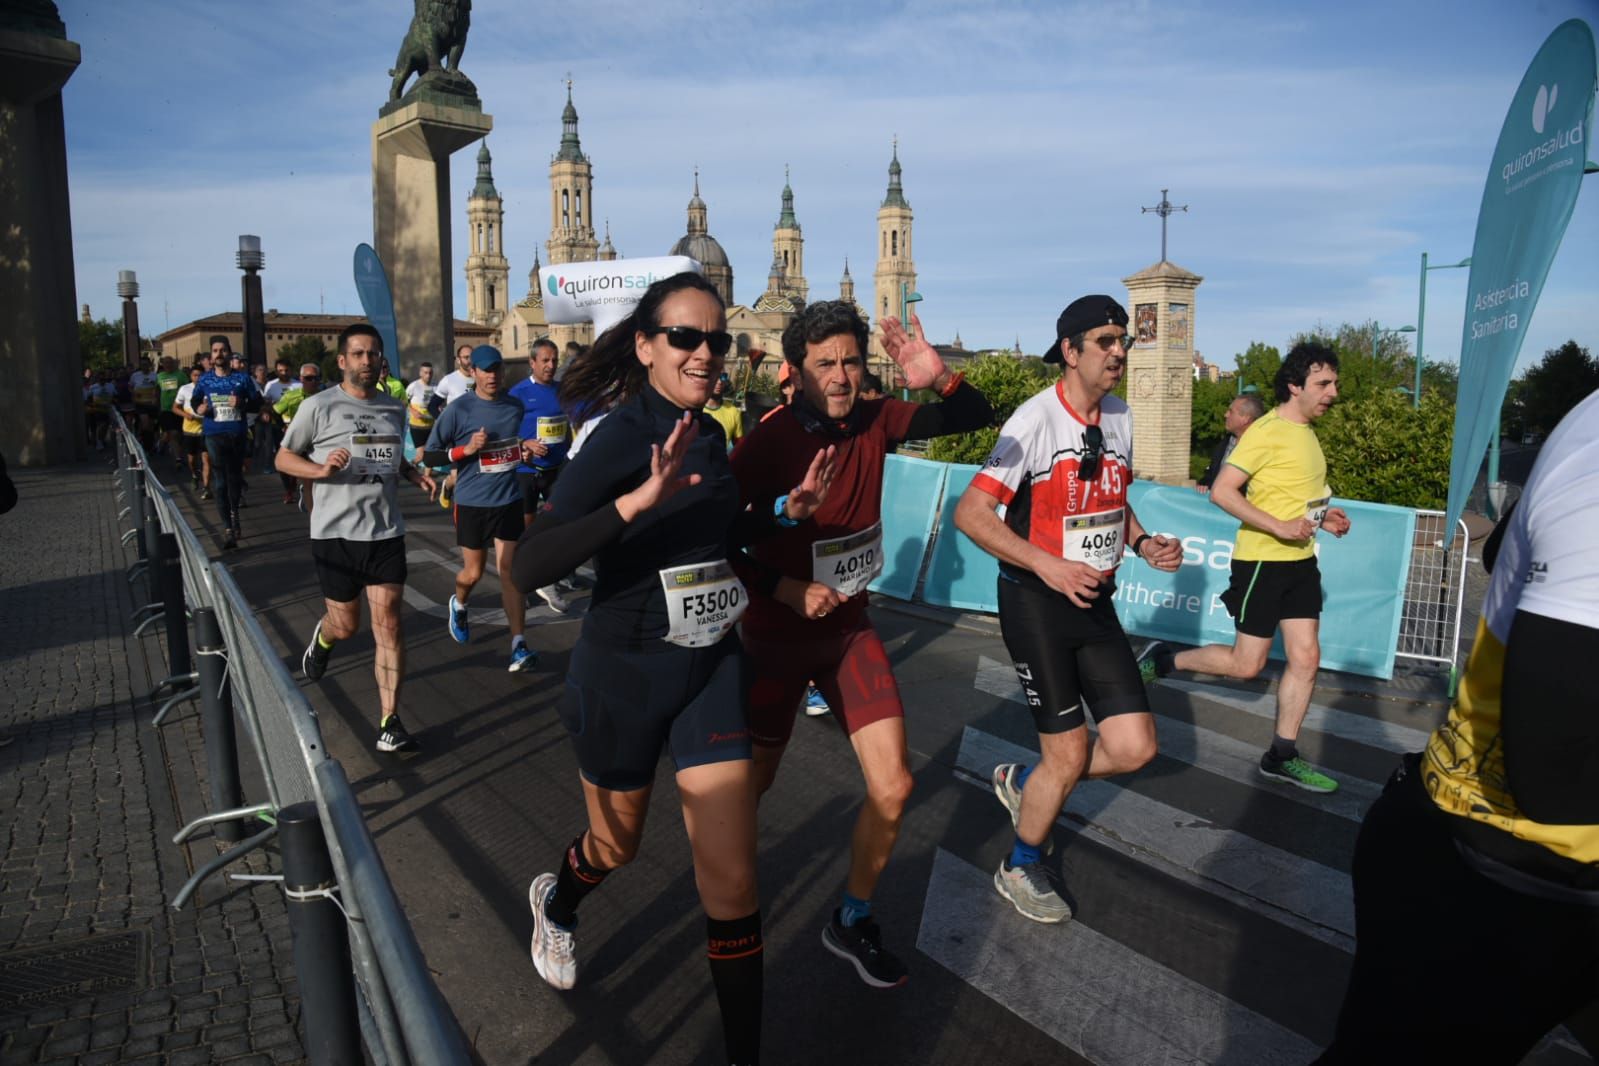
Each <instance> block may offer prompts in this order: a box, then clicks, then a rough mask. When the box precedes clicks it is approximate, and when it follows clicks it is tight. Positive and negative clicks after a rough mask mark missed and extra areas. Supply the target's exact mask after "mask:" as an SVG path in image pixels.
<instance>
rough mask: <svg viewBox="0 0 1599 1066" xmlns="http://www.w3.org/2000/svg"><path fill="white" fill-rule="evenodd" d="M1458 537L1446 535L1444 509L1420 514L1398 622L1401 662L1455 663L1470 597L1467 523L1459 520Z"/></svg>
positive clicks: (1418, 513)
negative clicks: (1462, 618) (1467, 592)
mask: <svg viewBox="0 0 1599 1066" xmlns="http://www.w3.org/2000/svg"><path fill="white" fill-rule="evenodd" d="M1456 526H1457V528H1456V531H1455V536H1454V537H1453V538H1452V539H1450V540H1447V541H1446V539H1445V537H1444V513H1443V512H1442V511H1417V512H1416V536H1415V541H1414V544H1413V545H1412V547H1411V552H1410V572H1409V574H1408V575H1407V576H1406V578H1405V600H1404V605H1403V608H1402V611H1401V614H1400V619H1399V650H1398V651H1397V652H1396V653H1395V654H1396V655H1397V657H1399V658H1401V659H1418V660H1421V661H1424V662H1439V663H1447V664H1448V665H1449V667H1450V669H1451V670H1453V669H1454V667H1455V665H1456V657H1457V655H1458V649H1459V647H1460V618H1461V612H1462V609H1463V607H1464V605H1465V599H1466V566H1467V554H1468V551H1467V545H1468V543H1469V540H1470V538H1469V537H1468V536H1467V533H1466V523H1465V522H1456Z"/></svg>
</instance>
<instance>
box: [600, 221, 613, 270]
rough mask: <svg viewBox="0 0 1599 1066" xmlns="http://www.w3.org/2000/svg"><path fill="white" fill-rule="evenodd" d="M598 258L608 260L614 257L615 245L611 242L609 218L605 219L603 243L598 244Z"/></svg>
mask: <svg viewBox="0 0 1599 1066" xmlns="http://www.w3.org/2000/svg"><path fill="white" fill-rule="evenodd" d="M599 258H601V259H603V260H606V261H607V262H609V261H610V260H612V259H615V258H616V246H615V245H613V244H612V243H611V220H610V219H606V220H605V243H604V244H602V245H600V251H599Z"/></svg>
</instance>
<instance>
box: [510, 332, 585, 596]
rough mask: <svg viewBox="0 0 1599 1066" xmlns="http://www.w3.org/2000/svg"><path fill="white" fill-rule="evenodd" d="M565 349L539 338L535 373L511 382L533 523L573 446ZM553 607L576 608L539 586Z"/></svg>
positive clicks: (532, 363)
mask: <svg viewBox="0 0 1599 1066" xmlns="http://www.w3.org/2000/svg"><path fill="white" fill-rule="evenodd" d="M559 355H560V349H558V348H557V347H556V346H555V342H554V341H552V340H550V339H549V338H548V337H540V338H539V339H538V340H536V341H534V342H533V356H532V359H531V360H529V369H530V370H531V376H529V377H528V378H527V379H526V380H525V381H519V382H517V383H516V384H515V385H512V386H511V395H512V396H514V397H515V398H517V399H518V400H521V401H522V409H523V413H522V431H521V436H522V440H523V441H524V442H525V444H526V451H527V454H526V455H525V456H524V458H523V460H522V465H521V466H518V467H517V468H516V483H517V485H518V487H520V488H521V490H522V521H523V523H524V524H526V523H529V522H532V521H533V516H534V515H535V514H537V513H538V510H539V505H540V504H541V503H543V502H544V501H546V500H548V499H549V498H550V491H551V490H552V489H553V488H555V479H556V478H557V477H559V476H560V473H561V468H562V467H563V466H565V465H566V453H567V449H569V448H570V447H571V446H572V431H571V428H570V427H569V426H568V425H567V419H566V412H565V411H563V410H562V409H561V399H560V396H559V395H558V393H557V390H556V387H555V368H556V365H557V363H558V361H559ZM537 592H538V594H539V597H540V598H541V599H543V600H544V602H545V603H547V604H549V605H550V610H552V611H555V612H557V613H558V614H565V613H566V610H567V607H568V606H570V605H569V604H568V603H567V602H566V599H565V598H564V597H563V596H562V595H561V593H560V590H559V589H558V588H556V586H554V585H546V586H544V587H543V588H541V589H538V590H537Z"/></svg>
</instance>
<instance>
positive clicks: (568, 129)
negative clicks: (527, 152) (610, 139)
mask: <svg viewBox="0 0 1599 1066" xmlns="http://www.w3.org/2000/svg"><path fill="white" fill-rule="evenodd" d="M555 158H556V159H561V160H567V161H569V162H574V163H581V162H585V160H584V158H583V146H582V145H581V144H579V143H578V139H577V108H576V107H573V106H572V79H571V78H567V79H566V108H565V109H564V110H563V111H562V112H561V150H560V151H559V152H556V153H555Z"/></svg>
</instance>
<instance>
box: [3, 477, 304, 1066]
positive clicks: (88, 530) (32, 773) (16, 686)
mask: <svg viewBox="0 0 1599 1066" xmlns="http://www.w3.org/2000/svg"><path fill="white" fill-rule="evenodd" d="M107 454H109V453H107ZM110 474H111V466H110V465H109V462H108V460H107V458H106V456H97V457H95V458H92V459H90V460H88V461H86V462H84V463H81V464H78V465H75V466H64V467H55V468H51V469H48V470H13V471H12V476H13V478H14V479H15V481H16V483H17V489H18V492H19V494H20V497H21V500H20V502H19V503H18V505H17V507H16V509H15V510H13V511H12V512H11V513H10V514H7V515H5V516H3V517H0V543H4V545H5V550H4V551H3V552H0V692H3V693H4V696H3V697H0V810H3V811H5V818H4V821H3V823H0V842H3V847H0V855H3V860H0V1063H4V1064H7V1066H9V1064H12V1063H19V1064H20V1063H81V1064H91V1063H111V1062H116V1063H147V1064H154V1063H167V1064H171V1066H183V1064H187V1063H213V1062H215V1063H238V1064H244V1063H250V1064H262V1066H265V1064H269V1063H294V1062H302V1061H304V1052H303V1051H302V1049H301V1046H300V1038H299V1034H298V1031H297V1028H296V1027H297V1024H298V1020H299V996H298V992H297V988H296V984H295V981H294V977H293V972H292V961H291V956H290V950H289V941H290V937H289V928H288V918H287V915H286V912H285V910H284V904H283V899H282V896H281V895H280V893H279V891H278V889H277V888H276V887H275V886H273V885H263V884H251V883H246V882H227V881H223V880H222V879H220V878H213V879H212V880H211V881H210V882H208V883H207V885H206V886H205V888H203V889H202V890H201V892H200V893H199V896H198V897H197V898H196V899H195V900H194V901H192V902H191V903H189V905H188V906H187V907H186V908H185V909H184V910H182V911H181V912H180V911H174V910H172V908H171V907H170V906H169V905H168V902H167V901H168V900H169V899H170V898H171V897H172V896H173V895H174V894H175V893H176V892H177V890H178V888H179V886H180V885H181V884H182V883H183V881H184V879H185V878H187V877H188V876H189V873H190V871H191V870H192V868H193V867H194V866H196V865H198V864H200V863H202V862H204V861H205V860H206V859H208V858H209V857H210V856H211V855H213V854H215V850H214V849H215V847H216V845H215V844H214V843H213V842H212V840H211V838H210V837H209V836H208V835H206V834H204V833H202V834H200V835H199V837H198V838H197V839H196V840H194V841H192V842H191V843H190V844H189V845H188V847H187V849H184V848H179V847H176V846H174V845H173V844H172V842H171V841H172V835H173V834H174V833H175V832H176V831H177V829H178V827H179V826H180V825H181V824H182V822H183V821H186V820H188V819H191V818H194V817H197V816H198V815H199V814H201V813H203V811H204V802H203V799H204V797H205V796H206V794H207V791H206V783H205V775H204V760H203V743H202V740H201V735H200V730H199V722H198V711H197V709H196V707H195V705H194V704H187V705H180V706H179V707H178V708H176V709H175V710H174V711H173V712H172V714H171V715H170V716H169V718H168V722H167V725H166V726H165V727H164V728H163V729H159V730H158V729H155V728H152V727H151V725H150V718H151V715H152V714H153V708H152V707H151V706H150V705H149V704H148V703H147V702H146V701H144V700H143V698H142V697H143V694H144V693H146V692H148V691H149V689H150V688H151V687H152V685H153V684H154V682H153V681H152V680H151V674H152V673H153V674H155V677H156V679H159V678H161V677H164V676H165V675H166V669H165V666H166V659H165V652H164V649H163V647H162V643H163V642H162V640H160V639H158V638H157V637H156V636H154V635H148V636H146V637H145V638H143V639H138V640H136V639H134V638H133V637H132V636H131V629H132V627H131V626H129V625H128V624H127V618H128V616H129V614H130V613H131V611H132V610H133V608H134V606H135V603H134V590H133V589H132V588H131V587H130V586H129V585H128V583H127V581H126V580H125V579H124V572H125V568H126V566H127V564H128V562H129V561H130V560H131V558H132V555H133V549H132V548H131V546H130V547H126V548H125V547H123V546H122V545H121V544H120V543H119V535H120V530H119V528H118V525H117V521H116V514H117V511H118V509H119V507H120V505H119V504H118V503H117V502H116V498H115V495H114V490H113V486H112V480H111V477H110ZM246 761H247V760H246ZM235 869H236V870H239V871H240V872H243V871H244V870H246V869H248V870H249V871H250V872H255V873H265V872H270V864H269V861H268V857H266V856H259V855H258V856H254V857H252V859H251V860H250V861H249V862H246V863H241V864H238V865H236V866H235Z"/></svg>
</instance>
